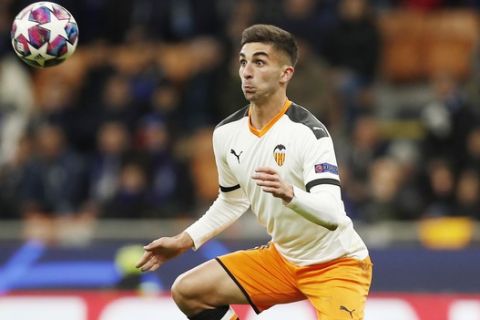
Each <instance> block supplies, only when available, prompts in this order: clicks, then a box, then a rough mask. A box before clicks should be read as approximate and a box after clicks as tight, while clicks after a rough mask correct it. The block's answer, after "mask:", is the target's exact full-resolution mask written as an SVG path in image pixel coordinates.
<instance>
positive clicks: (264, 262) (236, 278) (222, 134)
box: [137, 25, 372, 320]
mask: <svg viewBox="0 0 480 320" xmlns="http://www.w3.org/2000/svg"><path fill="white" fill-rule="evenodd" d="M241 45H242V47H241V51H240V54H239V59H240V68H239V75H240V78H241V80H242V90H243V93H244V95H245V97H246V98H247V100H248V101H249V102H250V104H249V105H248V106H247V107H245V108H243V109H241V110H239V111H237V112H236V113H234V114H233V115H231V116H230V117H228V118H226V119H225V120H224V121H222V122H221V123H220V124H219V125H218V126H217V127H216V128H215V131H214V134H213V146H214V152H215V158H216V164H217V169H218V174H219V183H220V193H219V196H218V198H217V200H216V201H215V202H214V203H213V205H212V206H211V207H210V209H209V210H208V211H207V212H206V213H205V215H203V216H202V217H201V218H200V219H199V220H198V221H196V222H195V223H194V224H192V225H191V226H190V227H188V228H187V229H186V230H185V231H184V232H182V233H181V234H179V235H177V236H175V237H162V238H159V239H157V240H155V241H153V242H151V243H150V244H148V245H147V246H145V254H144V256H143V258H142V259H141V261H140V262H139V263H138V265H137V267H139V268H141V270H142V271H152V270H156V269H157V268H158V267H160V266H161V265H162V264H163V263H164V262H165V261H167V260H168V259H171V258H173V257H175V256H177V255H179V254H181V253H183V252H184V251H186V250H188V249H190V248H193V249H198V248H199V247H200V246H201V245H202V244H203V243H205V242H206V241H207V240H209V239H210V238H212V237H214V236H215V235H217V234H218V233H220V232H221V231H223V230H224V229H225V228H227V227H228V226H230V225H231V224H232V223H233V222H234V221H235V220H236V219H238V217H240V216H241V215H242V214H243V213H244V212H245V211H246V210H247V209H248V208H249V207H250V208H251V210H252V211H253V213H254V214H255V215H256V216H257V219H258V221H259V223H260V224H262V225H263V226H264V227H265V228H266V229H267V231H268V233H269V234H270V235H271V237H272V240H271V242H270V243H269V244H268V245H266V246H263V247H260V248H255V249H253V250H246V251H237V252H233V253H231V254H227V255H225V256H221V257H218V258H217V259H214V260H210V261H208V262H205V263H204V264H202V265H200V266H198V267H196V268H194V269H192V270H190V271H188V272H186V273H184V274H182V275H181V276H180V277H178V278H177V280H176V281H175V283H174V284H173V287H172V295H173V299H174V300H175V302H176V303H177V305H178V307H179V308H180V309H181V310H182V311H183V312H184V313H185V314H186V315H187V316H188V318H189V319H192V320H203V319H208V320H223V319H228V320H231V319H238V317H237V316H236V315H235V313H234V311H233V309H231V308H230V307H229V305H230V304H246V303H250V304H251V306H252V307H253V308H254V310H255V311H256V312H257V313H260V312H262V311H263V310H266V309H268V308H270V307H271V306H273V305H275V304H279V303H288V302H293V301H299V300H303V299H308V300H309V301H310V302H311V303H312V305H313V306H314V308H315V310H316V312H317V316H318V318H319V319H335V320H340V319H345V320H347V319H348V320H350V319H363V310H364V304H365V301H366V297H367V294H368V290H369V287H370V282H371V275H372V264H371V262H370V259H369V257H368V251H367V248H366V247H365V244H364V243H363V242H362V240H361V239H360V237H359V236H358V235H357V233H356V232H355V231H354V229H353V226H352V221H351V220H350V219H349V218H348V217H347V215H346V214H345V211H344V207H343V203H342V200H341V197H340V181H339V175H338V168H337V163H336V159H335V154H334V150H333V143H332V140H331V138H330V135H329V133H328V131H327V129H326V128H325V127H324V125H323V124H322V123H321V122H320V121H318V120H317V119H316V118H315V117H314V116H313V115H312V114H311V113H310V112H309V111H307V110H306V109H304V108H303V107H301V106H298V105H296V104H294V103H292V102H291V101H290V100H288V98H287V96H286V89H287V85H288V82H289V81H290V79H291V78H292V76H293V72H294V66H295V63H296V61H297V46H296V44H295V41H294V39H293V37H292V35H291V34H290V33H288V32H286V31H284V30H282V29H280V28H277V27H274V26H271V25H254V26H251V27H249V28H247V29H246V30H244V32H243V35H242V41H241Z"/></svg>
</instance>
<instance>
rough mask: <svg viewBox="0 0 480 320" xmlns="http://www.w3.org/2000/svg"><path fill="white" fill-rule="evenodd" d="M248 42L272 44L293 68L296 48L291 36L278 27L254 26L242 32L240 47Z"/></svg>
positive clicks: (267, 25)
mask: <svg viewBox="0 0 480 320" xmlns="http://www.w3.org/2000/svg"><path fill="white" fill-rule="evenodd" d="M250 42H262V43H268V44H272V45H273V47H274V48H275V49H277V50H280V51H282V52H283V53H285V54H286V55H287V57H288V58H289V59H290V62H291V63H292V65H293V66H295V64H296V63H297V59H298V46H297V43H296V41H295V39H294V37H293V35H292V34H291V33H290V32H288V31H285V30H283V29H281V28H279V27H276V26H273V25H270V24H254V25H253V26H250V27H248V28H247V29H245V30H243V33H242V41H241V42H240V45H241V46H242V47H243V45H244V44H246V43H250Z"/></svg>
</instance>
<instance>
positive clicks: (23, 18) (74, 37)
mask: <svg viewBox="0 0 480 320" xmlns="http://www.w3.org/2000/svg"><path fill="white" fill-rule="evenodd" d="M10 37H11V40H12V46H13V49H14V50H15V53H16V54H17V56H19V57H20V59H22V61H24V62H25V63H27V64H29V65H31V66H33V67H38V68H44V67H51V66H55V65H57V64H59V63H62V62H63V61H65V60H66V59H67V58H68V57H70V56H71V55H72V53H73V52H74V51H75V48H76V47H77V43H78V26H77V22H76V21H75V19H74V18H73V16H72V14H71V13H70V12H68V11H67V9H65V8H64V7H62V6H60V5H58V4H56V3H52V2H46V1H43V2H36V3H32V4H30V5H29V6H27V7H25V9H23V10H22V11H21V12H20V13H19V14H18V15H17V16H16V17H15V20H14V21H13V25H12V31H11V33H10Z"/></svg>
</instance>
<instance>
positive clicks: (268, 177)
mask: <svg viewBox="0 0 480 320" xmlns="http://www.w3.org/2000/svg"><path fill="white" fill-rule="evenodd" d="M252 179H254V180H270V181H277V180H278V176H277V175H272V174H267V173H254V174H253V175H252Z"/></svg>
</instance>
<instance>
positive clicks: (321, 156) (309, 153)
mask: <svg viewBox="0 0 480 320" xmlns="http://www.w3.org/2000/svg"><path fill="white" fill-rule="evenodd" d="M306 140H307V142H306V143H305V144H304V145H303V148H304V149H303V152H302V154H303V159H302V165H303V179H304V182H305V189H306V191H307V192H310V190H311V189H312V188H314V187H315V186H318V185H322V184H330V185H336V186H340V176H339V171H338V165H337V160H336V158H335V151H334V148H333V142H332V139H331V138H330V137H329V136H327V137H323V138H320V139H315V138H314V137H313V136H312V137H311V138H310V139H306Z"/></svg>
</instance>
